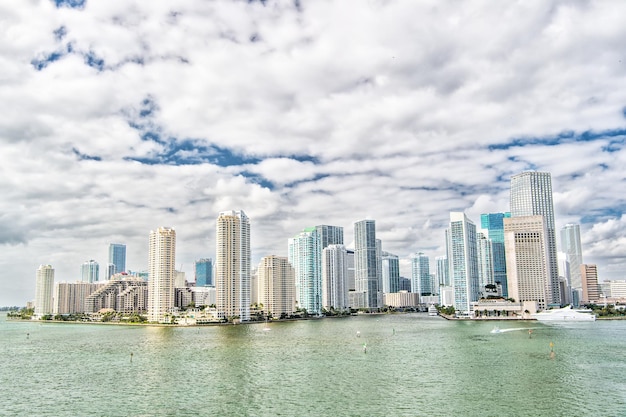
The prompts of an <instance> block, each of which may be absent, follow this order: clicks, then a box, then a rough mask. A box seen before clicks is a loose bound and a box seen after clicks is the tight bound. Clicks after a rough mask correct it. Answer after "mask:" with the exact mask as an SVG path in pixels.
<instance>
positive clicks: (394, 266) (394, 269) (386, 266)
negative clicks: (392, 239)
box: [381, 252, 400, 294]
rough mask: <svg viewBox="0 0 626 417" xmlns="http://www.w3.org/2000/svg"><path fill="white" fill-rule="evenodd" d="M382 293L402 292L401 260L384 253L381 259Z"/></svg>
mask: <svg viewBox="0 0 626 417" xmlns="http://www.w3.org/2000/svg"><path fill="white" fill-rule="evenodd" d="M381 269H382V271H381V272H382V281H383V286H382V291H383V294H385V293H396V292H399V291H400V258H399V257H398V255H394V254H393V253H389V252H383V253H382V257H381Z"/></svg>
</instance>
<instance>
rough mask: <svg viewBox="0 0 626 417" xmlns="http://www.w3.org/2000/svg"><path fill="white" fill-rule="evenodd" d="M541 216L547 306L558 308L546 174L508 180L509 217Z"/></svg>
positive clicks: (549, 182)
mask: <svg viewBox="0 0 626 417" xmlns="http://www.w3.org/2000/svg"><path fill="white" fill-rule="evenodd" d="M523 216H543V217H544V218H545V223H546V228H547V240H546V241H547V247H548V268H549V271H548V277H549V282H548V287H549V294H548V297H549V299H548V300H546V302H547V303H548V304H556V305H558V304H560V302H561V301H560V299H561V297H560V291H559V270H558V260H557V251H556V233H555V229H554V204H553V202H552V176H551V175H550V173H549V172H535V171H532V172H522V173H521V174H517V175H513V176H512V177H511V217H523Z"/></svg>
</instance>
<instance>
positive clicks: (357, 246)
mask: <svg viewBox="0 0 626 417" xmlns="http://www.w3.org/2000/svg"><path fill="white" fill-rule="evenodd" d="M377 246H378V247H379V246H380V245H377V244H376V222H375V221H374V220H361V221H359V222H356V223H354V275H355V277H354V279H355V287H356V292H359V293H362V294H363V295H364V305H363V306H362V307H364V308H378V307H381V306H379V304H378V300H379V295H378V293H379V291H380V290H382V288H379V273H378V264H379V262H378V257H377Z"/></svg>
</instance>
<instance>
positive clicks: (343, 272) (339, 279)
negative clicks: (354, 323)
mask: <svg viewBox="0 0 626 417" xmlns="http://www.w3.org/2000/svg"><path fill="white" fill-rule="evenodd" d="M322 277H323V282H322V306H323V307H324V308H325V309H327V310H330V309H331V308H334V309H336V310H344V309H346V308H348V305H349V303H348V291H349V289H348V251H347V250H346V247H345V246H344V245H328V246H327V247H326V248H324V250H322Z"/></svg>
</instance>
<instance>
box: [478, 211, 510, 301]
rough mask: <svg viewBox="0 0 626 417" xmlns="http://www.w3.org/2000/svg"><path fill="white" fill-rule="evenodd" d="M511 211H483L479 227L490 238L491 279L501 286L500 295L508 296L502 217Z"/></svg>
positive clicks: (508, 215)
mask: <svg viewBox="0 0 626 417" xmlns="http://www.w3.org/2000/svg"><path fill="white" fill-rule="evenodd" d="M509 217H511V213H509V212H506V213H485V214H481V215H480V227H481V229H483V230H486V231H487V237H488V239H489V240H491V252H492V253H491V256H492V263H493V281H494V283H500V285H501V286H502V295H503V296H504V297H508V294H509V290H508V281H507V278H506V256H505V250H504V219H508V218H509Z"/></svg>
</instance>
